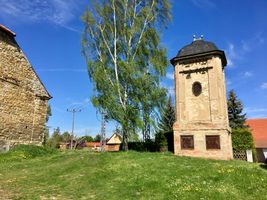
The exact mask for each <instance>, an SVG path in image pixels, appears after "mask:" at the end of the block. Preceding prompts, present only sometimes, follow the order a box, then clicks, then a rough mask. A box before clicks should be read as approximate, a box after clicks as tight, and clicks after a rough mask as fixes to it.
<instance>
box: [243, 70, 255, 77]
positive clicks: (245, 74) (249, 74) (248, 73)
mask: <svg viewBox="0 0 267 200" xmlns="http://www.w3.org/2000/svg"><path fill="white" fill-rule="evenodd" d="M251 76H253V73H252V72H249V71H247V72H245V73H244V77H245V78H248V77H251Z"/></svg>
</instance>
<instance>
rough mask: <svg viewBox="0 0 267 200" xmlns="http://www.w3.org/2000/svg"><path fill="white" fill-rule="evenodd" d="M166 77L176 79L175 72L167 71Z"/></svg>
mask: <svg viewBox="0 0 267 200" xmlns="http://www.w3.org/2000/svg"><path fill="white" fill-rule="evenodd" d="M166 77H167V79H171V80H173V79H174V74H173V73H167V74H166Z"/></svg>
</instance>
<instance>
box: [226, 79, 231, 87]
mask: <svg viewBox="0 0 267 200" xmlns="http://www.w3.org/2000/svg"><path fill="white" fill-rule="evenodd" d="M225 82H226V85H227V86H229V85H232V81H231V80H230V79H228V78H226V79H225Z"/></svg>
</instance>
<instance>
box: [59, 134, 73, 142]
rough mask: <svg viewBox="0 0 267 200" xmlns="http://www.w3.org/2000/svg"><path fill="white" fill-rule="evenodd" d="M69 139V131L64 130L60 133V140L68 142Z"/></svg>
mask: <svg viewBox="0 0 267 200" xmlns="http://www.w3.org/2000/svg"><path fill="white" fill-rule="evenodd" d="M70 140H71V133H69V132H68V131H65V132H64V133H63V134H62V135H61V139H60V141H61V142H65V143H66V142H69V141H70Z"/></svg>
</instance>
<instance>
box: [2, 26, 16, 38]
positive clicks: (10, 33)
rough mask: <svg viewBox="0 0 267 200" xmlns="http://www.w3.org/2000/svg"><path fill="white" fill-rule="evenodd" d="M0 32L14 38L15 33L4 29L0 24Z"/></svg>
mask: <svg viewBox="0 0 267 200" xmlns="http://www.w3.org/2000/svg"><path fill="white" fill-rule="evenodd" d="M0 31H4V32H5V33H7V34H9V35H11V36H12V37H15V36H16V33H14V32H13V31H11V30H10V29H8V28H7V27H5V26H4V25H2V24H0Z"/></svg>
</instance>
